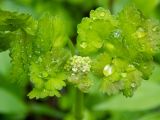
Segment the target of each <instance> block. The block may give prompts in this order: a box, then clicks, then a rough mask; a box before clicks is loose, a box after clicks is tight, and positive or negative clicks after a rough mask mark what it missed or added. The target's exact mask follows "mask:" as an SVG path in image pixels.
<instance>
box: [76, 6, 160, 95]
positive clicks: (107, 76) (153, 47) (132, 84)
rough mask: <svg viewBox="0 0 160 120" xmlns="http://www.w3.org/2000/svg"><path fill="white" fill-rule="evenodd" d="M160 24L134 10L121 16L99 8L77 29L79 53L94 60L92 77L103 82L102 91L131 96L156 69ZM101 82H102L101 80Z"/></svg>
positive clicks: (124, 10) (133, 8) (130, 7)
mask: <svg viewBox="0 0 160 120" xmlns="http://www.w3.org/2000/svg"><path fill="white" fill-rule="evenodd" d="M159 28H160V26H159V23H156V22H155V21H153V20H150V19H146V18H144V17H143V15H142V14H141V13H140V12H139V11H138V10H137V9H136V8H135V7H134V6H128V7H126V8H124V9H123V10H122V11H121V12H120V13H119V14H118V15H116V16H112V15H111V14H110V12H109V11H106V10H105V9H103V8H98V9H96V10H92V11H91V12H90V17H89V18H84V19H83V20H82V22H81V23H80V24H79V25H78V38H77V49H78V52H79V54H80V55H82V56H90V58H92V65H91V69H92V73H93V74H94V75H96V76H98V77H99V78H100V81H101V86H100V91H102V92H103V93H108V94H109V95H110V94H115V93H118V92H122V93H123V94H124V95H125V96H132V95H133V91H134V90H135V89H136V88H137V87H138V86H139V85H140V83H141V80H142V79H148V78H149V76H150V74H151V72H152V69H153V55H154V54H155V53H157V52H158V51H159V45H160V40H159V39H160V38H159V37H160V36H159V34H160V31H159ZM98 81H99V80H98Z"/></svg>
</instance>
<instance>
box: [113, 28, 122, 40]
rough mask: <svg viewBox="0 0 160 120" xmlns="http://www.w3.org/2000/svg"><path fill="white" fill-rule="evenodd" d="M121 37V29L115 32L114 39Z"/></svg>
mask: <svg viewBox="0 0 160 120" xmlns="http://www.w3.org/2000/svg"><path fill="white" fill-rule="evenodd" d="M120 36H121V31H120V30H119V29H117V30H115V31H114V32H113V37H114V38H119V37H120Z"/></svg>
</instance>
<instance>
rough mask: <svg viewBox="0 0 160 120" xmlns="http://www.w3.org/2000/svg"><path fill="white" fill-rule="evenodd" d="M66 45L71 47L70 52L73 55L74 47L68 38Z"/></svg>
mask: <svg viewBox="0 0 160 120" xmlns="http://www.w3.org/2000/svg"><path fill="white" fill-rule="evenodd" d="M68 46H69V48H70V49H71V52H72V54H73V55H74V54H75V48H74V45H73V43H72V41H71V40H70V39H69V40H68Z"/></svg>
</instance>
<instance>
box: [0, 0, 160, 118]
mask: <svg viewBox="0 0 160 120" xmlns="http://www.w3.org/2000/svg"><path fill="white" fill-rule="evenodd" d="M130 3H134V4H135V5H136V6H137V8H138V9H140V10H141V11H142V12H143V13H144V15H145V16H146V17H150V18H152V19H158V20H160V0H0V9H2V10H9V11H17V12H20V13H29V14H31V15H32V16H33V17H34V18H35V19H36V18H39V17H40V16H41V15H42V14H43V13H44V12H50V13H51V14H53V15H59V16H61V17H62V18H63V19H64V21H65V22H66V25H67V28H68V33H69V35H70V38H71V39H72V40H75V39H76V36H77V33H76V28H77V24H78V23H80V22H81V19H82V18H83V17H87V16H88V15H89V11H90V10H92V9H95V8H97V7H99V6H101V7H104V8H106V9H110V11H111V12H112V13H113V14H117V13H118V12H119V11H120V10H121V9H122V8H123V7H124V6H125V5H127V4H130ZM155 60H156V61H157V62H159V61H160V54H157V56H156V57H155ZM159 63H160V62H159ZM10 67H11V64H10V57H9V51H5V52H1V53H0V120H71V114H72V103H73V96H74V91H73V90H72V88H71V87H70V86H68V87H67V88H65V89H64V92H63V97H61V98H56V97H52V98H45V99H40V100H35V99H33V100H29V99H28V97H27V94H28V92H29V91H30V89H31V88H30V83H26V84H25V85H24V86H23V87H21V86H19V85H18V84H17V83H13V82H12V81H13V80H12V79H11V78H10V77H9V76H10V75H9V74H10V73H9V71H10ZM85 106H86V109H85V111H84V112H85V118H84V120H160V66H159V65H158V64H157V63H155V69H154V71H153V74H152V76H151V77H150V80H148V81H143V83H142V85H141V87H140V88H139V89H138V90H137V91H136V92H135V95H134V96H133V97H132V98H125V97H124V96H122V95H116V96H107V95H102V94H99V93H96V92H93V93H90V94H87V95H85Z"/></svg>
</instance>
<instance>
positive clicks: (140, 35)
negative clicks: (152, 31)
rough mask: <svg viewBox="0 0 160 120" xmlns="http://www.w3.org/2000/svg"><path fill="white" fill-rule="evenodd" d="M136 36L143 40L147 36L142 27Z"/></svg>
mask: <svg viewBox="0 0 160 120" xmlns="http://www.w3.org/2000/svg"><path fill="white" fill-rule="evenodd" d="M136 36H137V38H143V37H145V36H146V32H145V30H144V29H143V28H142V27H139V28H138V30H137V31H136Z"/></svg>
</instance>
